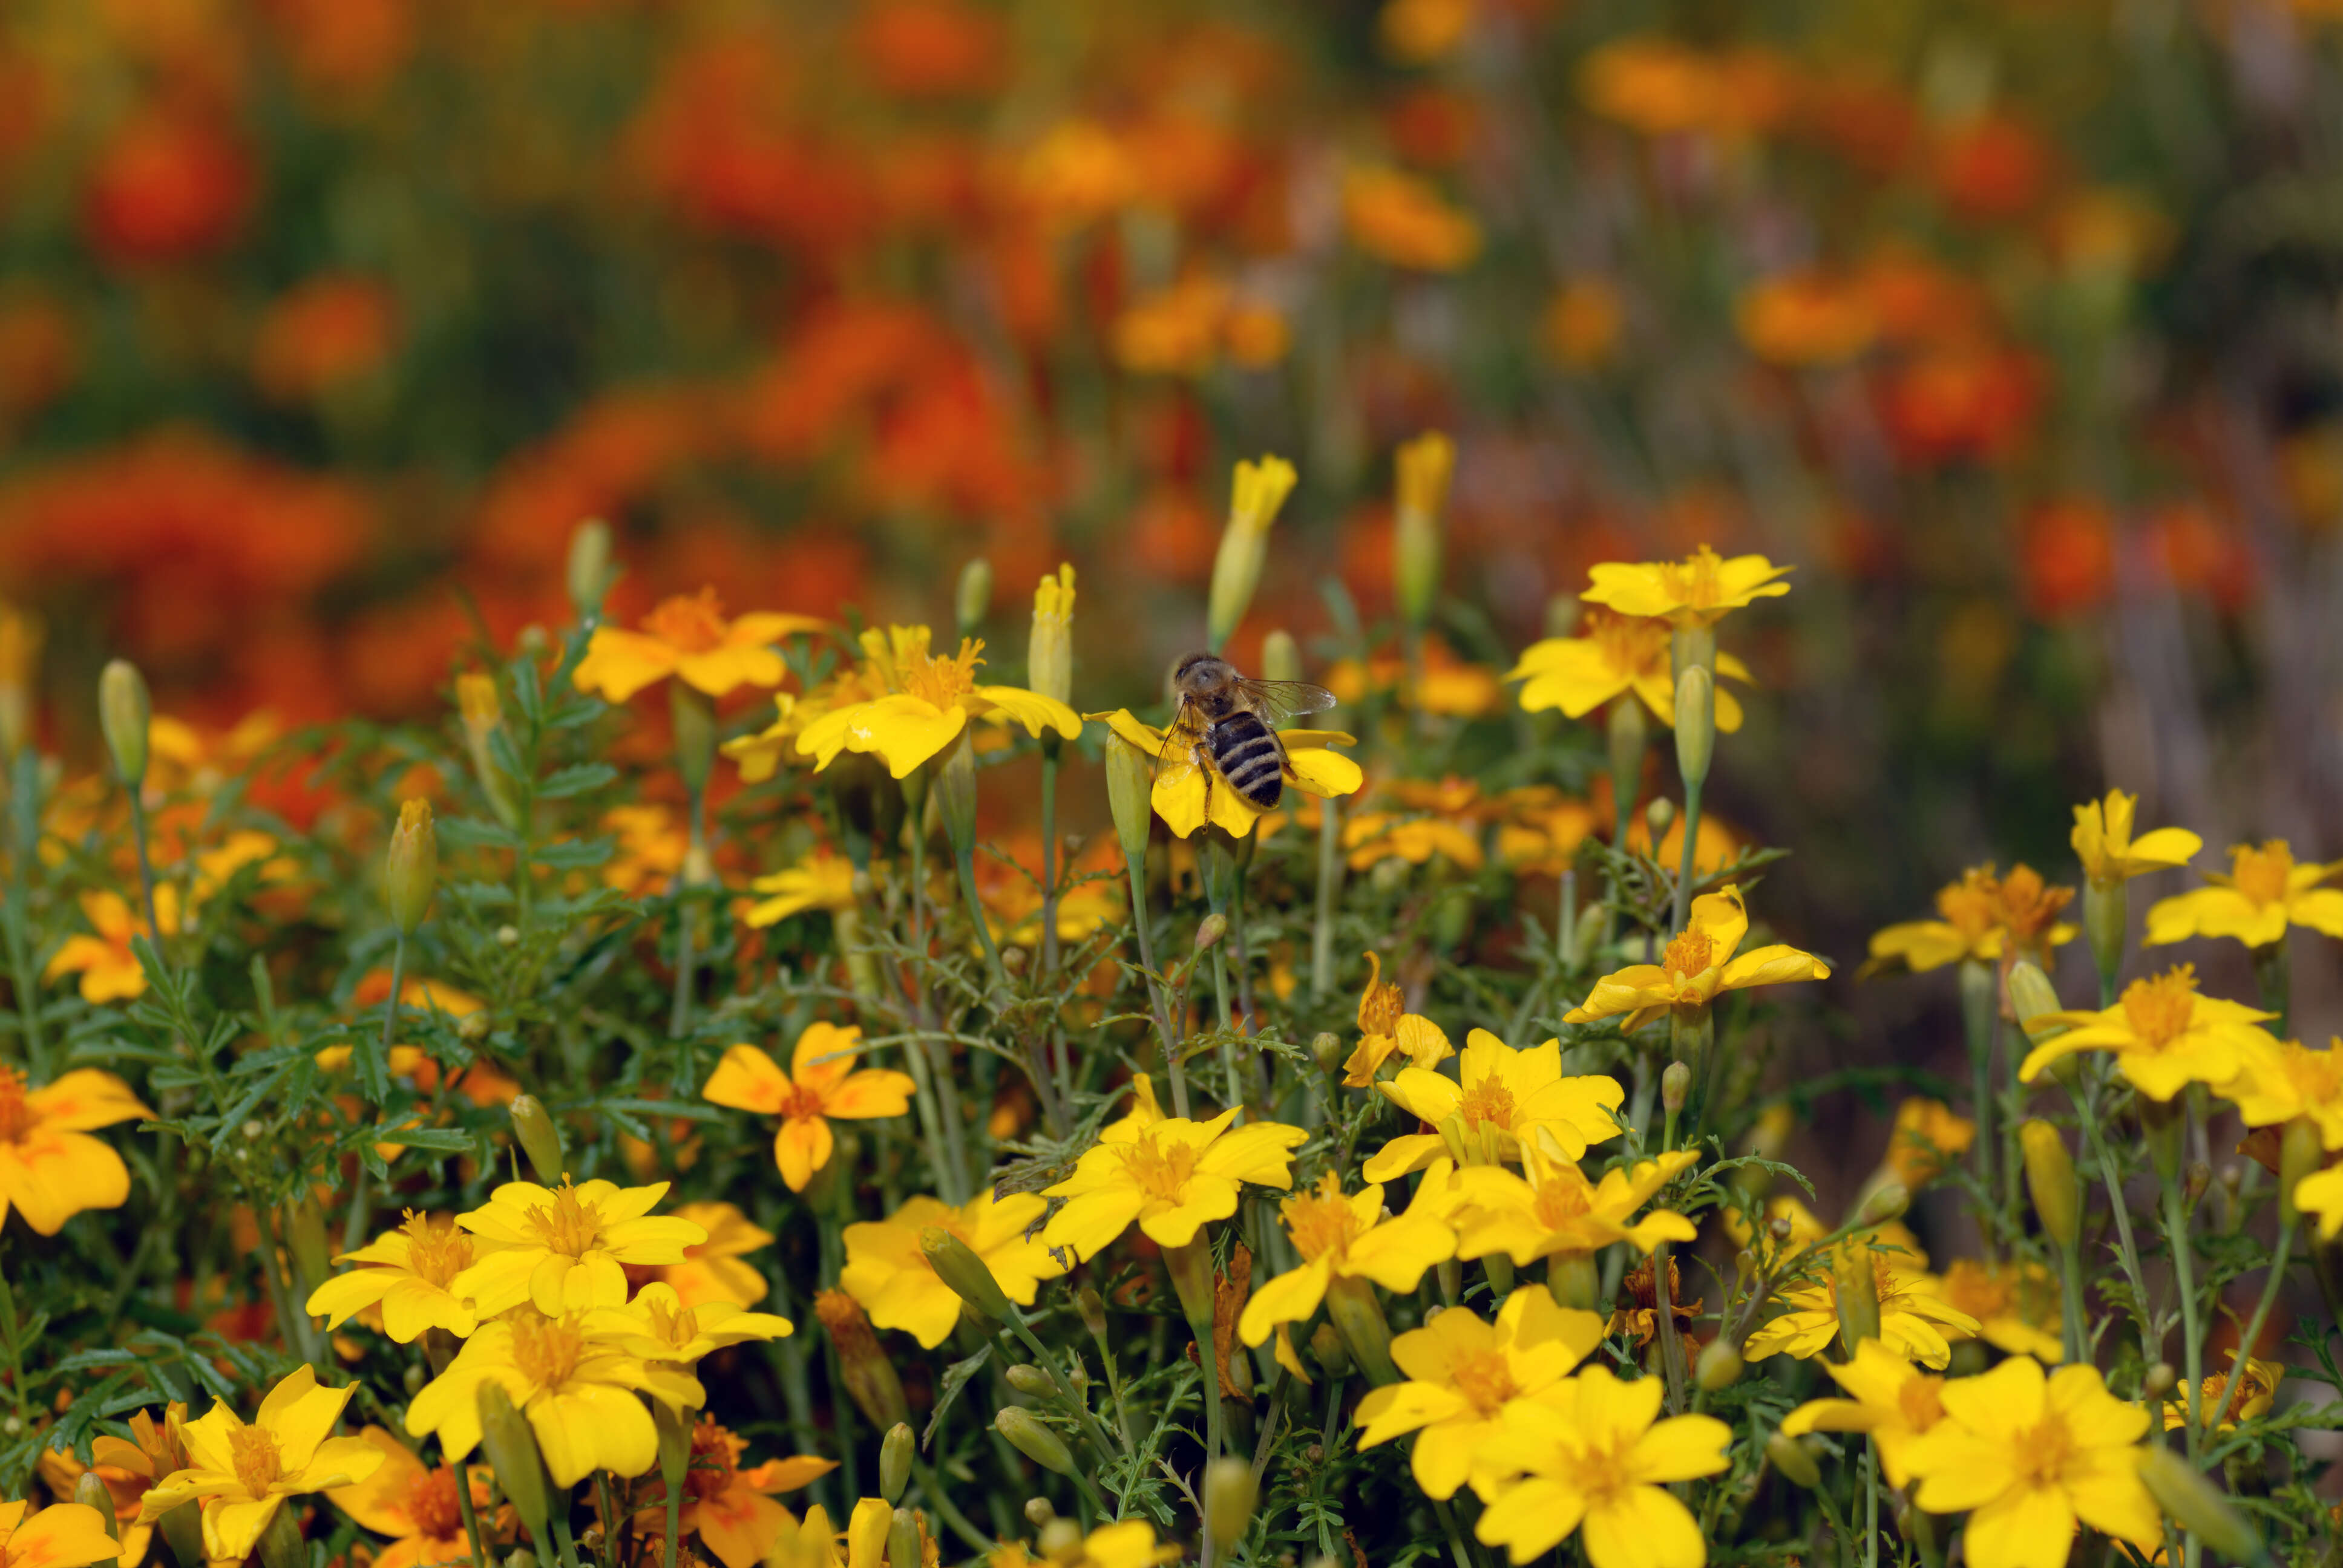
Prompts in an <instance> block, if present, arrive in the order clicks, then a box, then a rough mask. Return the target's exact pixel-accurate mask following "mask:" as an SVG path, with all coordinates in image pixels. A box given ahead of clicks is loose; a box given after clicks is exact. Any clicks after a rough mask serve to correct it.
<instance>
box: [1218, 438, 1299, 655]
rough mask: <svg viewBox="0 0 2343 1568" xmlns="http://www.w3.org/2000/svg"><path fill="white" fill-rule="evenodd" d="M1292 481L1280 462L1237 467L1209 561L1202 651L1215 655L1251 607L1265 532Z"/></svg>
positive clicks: (1265, 551) (1273, 460) (1264, 548)
mask: <svg viewBox="0 0 2343 1568" xmlns="http://www.w3.org/2000/svg"><path fill="white" fill-rule="evenodd" d="M1297 477H1299V476H1297V475H1296V474H1295V473H1294V471H1293V465H1292V464H1291V463H1289V462H1287V461H1286V460H1285V459H1284V458H1282V457H1263V458H1262V459H1261V461H1259V462H1258V463H1239V464H1238V465H1237V468H1236V481H1235V484H1234V486H1233V487H1232V493H1231V495H1230V498H1229V523H1228V527H1227V528H1224V529H1223V530H1222V533H1221V548H1220V553H1219V554H1218V555H1217V556H1215V557H1214V558H1213V559H1212V593H1211V596H1210V598H1208V599H1207V601H1206V605H1205V613H1204V640H1205V646H1207V647H1208V648H1212V650H1213V651H1215V652H1218V651H1219V650H1220V648H1221V647H1222V645H1223V644H1224V643H1226V642H1227V641H1228V640H1229V636H1230V634H1231V633H1232V632H1234V631H1235V630H1236V628H1237V623H1238V622H1239V621H1241V620H1242V619H1244V613H1245V610H1246V608H1247V607H1249V606H1250V605H1251V604H1252V595H1253V589H1254V588H1258V587H1260V586H1261V568H1262V562H1263V561H1265V560H1266V559H1267V558H1268V556H1269V528H1270V525H1271V524H1272V523H1274V522H1275V521H1276V520H1277V513H1278V508H1281V507H1282V506H1284V505H1285V498H1286V497H1287V496H1288V495H1289V494H1291V493H1292V489H1293V486H1294V482H1295V480H1296V478H1297Z"/></svg>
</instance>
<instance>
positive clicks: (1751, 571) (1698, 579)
mask: <svg viewBox="0 0 2343 1568" xmlns="http://www.w3.org/2000/svg"><path fill="white" fill-rule="evenodd" d="M1789 570H1790V568H1788V567H1777V566H1775V564H1774V563H1773V562H1772V561H1769V560H1767V559H1766V558H1765V557H1764V556H1735V557H1733V558H1731V559H1729V560H1727V559H1723V558H1719V557H1718V555H1717V553H1716V552H1715V550H1713V549H1711V548H1709V547H1708V546H1706V545H1703V546H1701V547H1700V548H1699V549H1697V550H1695V551H1694V552H1693V553H1692V554H1691V555H1690V556H1688V557H1687V558H1684V560H1681V561H1646V562H1644V563H1642V564H1640V565H1634V566H1630V565H1625V564H1623V563H1621V562H1618V561H1605V562H1604V563H1603V564H1602V565H1600V566H1595V567H1591V568H1588V569H1587V573H1586V575H1587V577H1588V578H1589V579H1590V580H1591V581H1592V583H1593V586H1592V587H1590V588H1587V589H1586V590H1585V591H1584V592H1583V593H1581V594H1580V595H1579V596H1578V597H1579V598H1582V599H1584V600H1585V601H1586V602H1587V603H1588V604H1599V605H1604V606H1607V607H1609V608H1611V609H1613V610H1615V611H1616V612H1618V613H1619V614H1621V615H1639V616H1650V617H1654V618H1658V619H1662V620H1665V621H1668V622H1670V623H1672V624H1674V625H1676V626H1680V627H1695V626H1714V625H1715V624H1716V622H1718V621H1719V620H1722V619H1723V618H1725V614H1726V613H1727V612H1728V611H1731V610H1736V609H1739V608H1741V607H1742V606H1744V605H1746V604H1749V603H1751V602H1752V601H1754V600H1756V599H1761V598H1778V597H1779V596H1780V595H1783V594H1785V593H1788V592H1789V591H1790V585H1789V584H1788V583H1785V582H1779V581H1776V580H1775V579H1776V578H1780V577H1782V576H1783V575H1784V574H1785V573H1786V572H1788V571H1789Z"/></svg>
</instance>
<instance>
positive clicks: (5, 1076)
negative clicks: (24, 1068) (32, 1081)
mask: <svg viewBox="0 0 2343 1568" xmlns="http://www.w3.org/2000/svg"><path fill="white" fill-rule="evenodd" d="M40 1120H41V1119H40V1117H39V1115H38V1114H37V1113H36V1112H35V1111H34V1110H33V1107H32V1105H31V1104H30V1103H29V1102H28V1101H26V1100H25V1075H24V1074H23V1073H22V1072H19V1071H18V1070H16V1069H15V1068H13V1067H0V1143H22V1142H23V1141H25V1134H26V1133H28V1132H30V1131H32V1130H33V1129H34V1127H35V1126H36V1125H37V1124H38V1123H39V1121H40Z"/></svg>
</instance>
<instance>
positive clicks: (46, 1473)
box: [0, 1407, 186, 1568]
mask: <svg viewBox="0 0 2343 1568" xmlns="http://www.w3.org/2000/svg"><path fill="white" fill-rule="evenodd" d="M180 1413H181V1414H182V1415H184V1414H185V1413H186V1411H185V1408H184V1407H182V1409H181V1412H180ZM132 1419H133V1421H134V1422H137V1421H146V1420H147V1417H146V1412H145V1411H143V1410H142V1411H140V1412H138V1413H137V1415H136V1416H134V1417H133V1418H132ZM151 1424H152V1423H151V1422H149V1425H150V1427H151ZM101 1448H110V1449H112V1450H114V1451H115V1452H120V1451H121V1450H123V1449H128V1450H129V1452H130V1453H131V1455H132V1456H133V1457H134V1458H135V1459H136V1461H137V1463H136V1464H133V1465H122V1464H109V1463H107V1462H106V1459H105V1458H104V1456H103V1455H102V1454H100V1453H99V1452H96V1450H97V1449H101ZM90 1461H91V1462H89V1463H88V1464H86V1465H85V1464H84V1463H82V1462H81V1461H80V1460H78V1459H76V1458H75V1457H74V1455H73V1454H72V1452H69V1451H68V1452H58V1451H57V1450H56V1449H54V1448H45V1449H43V1450H41V1452H40V1456H39V1458H37V1459H36V1460H35V1462H34V1470H35V1473H37V1474H38V1475H39V1476H40V1478H41V1482H42V1484H43V1485H45V1486H46V1487H47V1488H48V1489H49V1495H50V1496H51V1497H54V1498H60V1499H62V1498H70V1497H71V1496H73V1494H74V1488H75V1486H77V1485H78V1484H79V1483H80V1482H81V1478H82V1477H83V1476H85V1475H95V1476H96V1477H97V1479H98V1480H99V1481H100V1482H102V1483H104V1484H105V1486H106V1505H105V1506H103V1507H99V1508H97V1509H96V1513H98V1515H99V1517H100V1518H101V1519H103V1518H104V1517H105V1516H106V1514H108V1513H111V1514H112V1515H113V1516H114V1524H115V1528H116V1531H117V1532H118V1533H120V1535H121V1542H120V1543H119V1545H120V1549H119V1550H118V1551H117V1552H116V1554H115V1556H114V1557H113V1558H112V1559H111V1561H112V1562H114V1563H116V1568H140V1565H141V1564H142V1563H145V1562H146V1548H147V1546H148V1544H149V1543H152V1542H153V1540H154V1539H155V1527H154V1526H153V1525H151V1524H141V1523H139V1522H138V1510H139V1505H140V1504H141V1503H144V1502H145V1501H146V1489H147V1487H148V1486H150V1485H152V1484H153V1483H154V1479H155V1477H156V1475H157V1474H168V1473H170V1472H171V1471H172V1470H176V1469H178V1468H179V1466H177V1465H176V1464H173V1465H168V1466H166V1467H165V1468H164V1469H163V1470H161V1471H156V1470H152V1469H147V1468H144V1466H145V1463H146V1456H145V1455H144V1454H143V1453H141V1452H139V1450H138V1449H137V1448H136V1446H134V1445H132V1444H130V1443H126V1442H123V1441H122V1439H120V1438H118V1437H101V1438H97V1439H96V1440H94V1442H93V1452H91V1455H90ZM0 1506H5V1505H0ZM0 1521H5V1514H0ZM13 1561H14V1559H12V1558H11V1557H10V1556H9V1555H8V1532H7V1528H6V1525H5V1523H0V1568H5V1565H6V1564H7V1563H11V1562H13ZM98 1561H99V1563H101V1564H102V1563H105V1562H106V1561H108V1560H107V1559H103V1558H101V1559H99V1560H98Z"/></svg>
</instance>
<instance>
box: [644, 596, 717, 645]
mask: <svg viewBox="0 0 2343 1568" xmlns="http://www.w3.org/2000/svg"><path fill="white" fill-rule="evenodd" d="M643 630H644V631H645V632H647V633H649V635H650V636H652V637H655V638H659V641H661V642H663V643H665V644H667V645H668V646H669V648H674V649H676V650H677V651H678V652H679V653H709V652H713V651H714V650H715V649H717V648H722V647H723V646H724V633H725V630H726V623H725V620H724V606H723V603H722V602H721V601H720V600H719V599H718V598H717V597H716V590H715V589H714V588H701V589H700V590H699V592H698V593H696V594H678V595H676V596H675V597H674V598H670V599H664V600H662V601H660V603H659V608H656V609H654V610H652V611H651V613H650V614H649V615H647V616H645V617H643Z"/></svg>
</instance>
